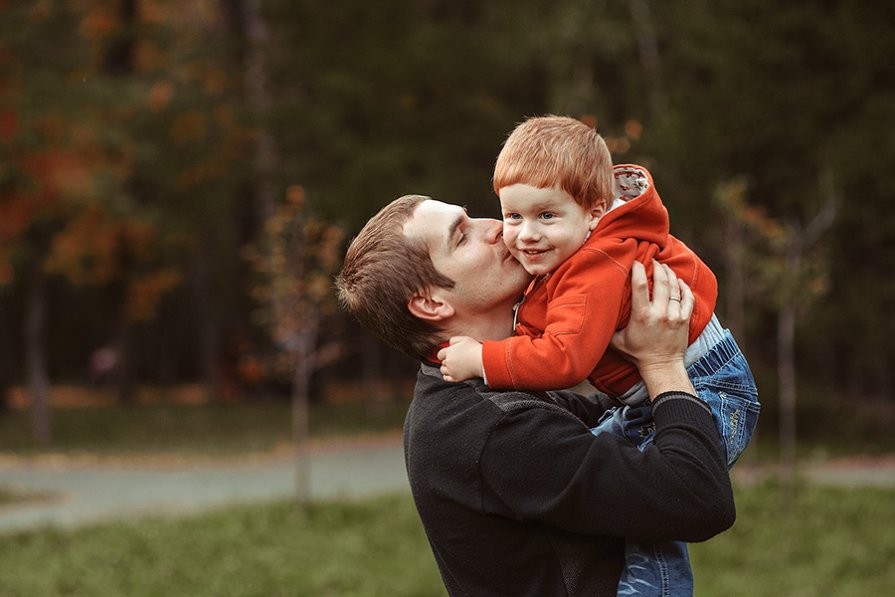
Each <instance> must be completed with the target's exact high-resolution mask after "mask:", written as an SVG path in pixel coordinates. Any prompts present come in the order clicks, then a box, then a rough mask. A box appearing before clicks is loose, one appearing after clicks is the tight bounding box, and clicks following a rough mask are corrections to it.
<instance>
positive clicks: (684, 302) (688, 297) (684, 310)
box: [677, 280, 695, 321]
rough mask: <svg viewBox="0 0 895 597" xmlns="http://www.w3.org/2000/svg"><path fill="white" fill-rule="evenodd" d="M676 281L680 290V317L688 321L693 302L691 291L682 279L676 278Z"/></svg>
mask: <svg viewBox="0 0 895 597" xmlns="http://www.w3.org/2000/svg"><path fill="white" fill-rule="evenodd" d="M677 283H678V287H679V288H680V291H681V319H686V320H687V321H689V320H690V315H691V314H692V313H693V304H694V303H695V299H694V298H693V291H692V290H690V287H689V286H687V284H686V283H685V282H684V281H683V280H678V281H677Z"/></svg>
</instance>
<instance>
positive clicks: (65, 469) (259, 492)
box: [0, 436, 895, 533]
mask: <svg viewBox="0 0 895 597" xmlns="http://www.w3.org/2000/svg"><path fill="white" fill-rule="evenodd" d="M308 462H309V465H310V469H309V472H308V474H309V478H310V495H311V497H312V498H314V499H331V498H355V497H362V496H367V495H371V494H375V493H384V492H393V491H409V488H408V484H407V477H406V475H405V472H404V458H403V454H402V447H401V440H400V437H398V436H390V437H387V438H379V439H374V440H365V441H360V442H352V443H345V444H341V445H327V446H322V447H317V448H315V449H313V450H312V451H311V454H310V458H309V459H308ZM296 471H297V466H296V460H295V459H294V457H293V456H291V455H288V454H284V455H280V456H267V457H263V458H256V459H254V460H245V459H244V460H242V461H240V462H236V463H231V464H220V463H210V464H209V463H205V464H178V463H173V464H171V463H169V464H165V463H159V462H154V463H139V462H138V463H136V464H134V463H122V464H84V463H79V462H78V461H77V460H74V461H72V460H69V459H59V460H55V461H54V460H46V459H40V460H8V461H0V487H3V488H12V489H16V490H21V491H25V492H40V493H47V494H49V495H50V496H51V497H50V498H49V499H45V500H35V501H31V502H21V503H17V504H12V505H8V506H0V533H8V532H13V531H16V530H22V529H28V528H33V527H36V526H44V525H53V526H62V527H72V526H76V525H80V524H87V523H91V522H99V521H104V520H110V519H115V518H134V517H135V516H149V515H177V514H184V513H190V512H196V511H199V510H201V509H204V508H209V507H214V506H221V505H224V504H228V503H235V502H252V501H263V500H269V499H276V498H288V497H290V496H294V495H295V491H296V474H297V473H296ZM773 474H774V472H773V470H771V469H764V470H758V471H756V470H755V469H749V468H748V467H742V466H741V467H737V468H735V469H734V478H735V479H736V478H738V479H739V480H740V481H742V482H749V481H750V480H755V479H759V478H765V477H767V476H769V475H773ZM803 474H804V475H805V476H806V477H807V478H808V479H809V480H810V481H812V482H816V483H824V484H836V485H846V486H853V485H864V486H866V485H874V486H882V487H890V488H895V458H889V459H882V460H880V459H877V460H872V461H859V460H841V461H834V462H830V463H826V464H824V465H820V466H811V467H808V468H806V469H804V471H803Z"/></svg>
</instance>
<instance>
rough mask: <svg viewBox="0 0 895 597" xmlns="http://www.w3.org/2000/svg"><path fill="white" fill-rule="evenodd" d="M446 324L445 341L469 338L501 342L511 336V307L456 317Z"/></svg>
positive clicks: (504, 306)
mask: <svg viewBox="0 0 895 597" xmlns="http://www.w3.org/2000/svg"><path fill="white" fill-rule="evenodd" d="M446 323H447V325H446V326H445V328H444V333H445V337H444V340H445V341H447V340H450V338H452V337H454V336H470V337H472V338H475V339H476V340H478V341H480V342H482V341H485V340H503V339H504V338H509V337H510V336H512V335H513V305H502V306H501V307H500V308H499V309H494V310H492V311H489V312H483V313H467V314H462V315H456V316H455V317H453V318H452V319H451V321H448V322H446Z"/></svg>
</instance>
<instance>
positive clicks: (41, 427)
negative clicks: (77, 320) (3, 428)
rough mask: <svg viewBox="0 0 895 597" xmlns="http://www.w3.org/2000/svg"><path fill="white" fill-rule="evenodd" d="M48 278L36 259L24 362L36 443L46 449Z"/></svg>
mask: <svg viewBox="0 0 895 597" xmlns="http://www.w3.org/2000/svg"><path fill="white" fill-rule="evenodd" d="M46 292H47V290H46V277H45V276H44V272H43V269H42V268H41V267H40V260H39V259H36V260H35V264H34V266H33V270H32V271H31V277H30V280H29V284H28V297H27V301H28V303H27V305H26V307H25V330H24V331H25V358H26V361H27V369H28V386H29V389H30V394H31V427H32V430H33V432H34V439H35V441H37V444H38V445H39V446H41V447H46V446H48V445H49V444H50V442H51V441H52V439H53V435H52V428H51V421H50V398H49V387H50V382H49V375H48V373H47V360H46V322H47V296H46Z"/></svg>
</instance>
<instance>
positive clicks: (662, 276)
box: [653, 259, 671, 311]
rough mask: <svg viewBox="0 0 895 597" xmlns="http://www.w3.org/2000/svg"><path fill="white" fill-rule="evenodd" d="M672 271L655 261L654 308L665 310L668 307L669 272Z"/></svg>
mask: <svg viewBox="0 0 895 597" xmlns="http://www.w3.org/2000/svg"><path fill="white" fill-rule="evenodd" d="M669 271H671V270H669V269H668V268H666V267H665V266H664V265H662V264H661V263H659V262H658V261H656V260H655V259H653V306H654V307H656V308H659V309H661V310H662V311H664V310H665V307H666V306H667V305H668V297H669V295H670V290H669V288H668V272H669Z"/></svg>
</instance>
